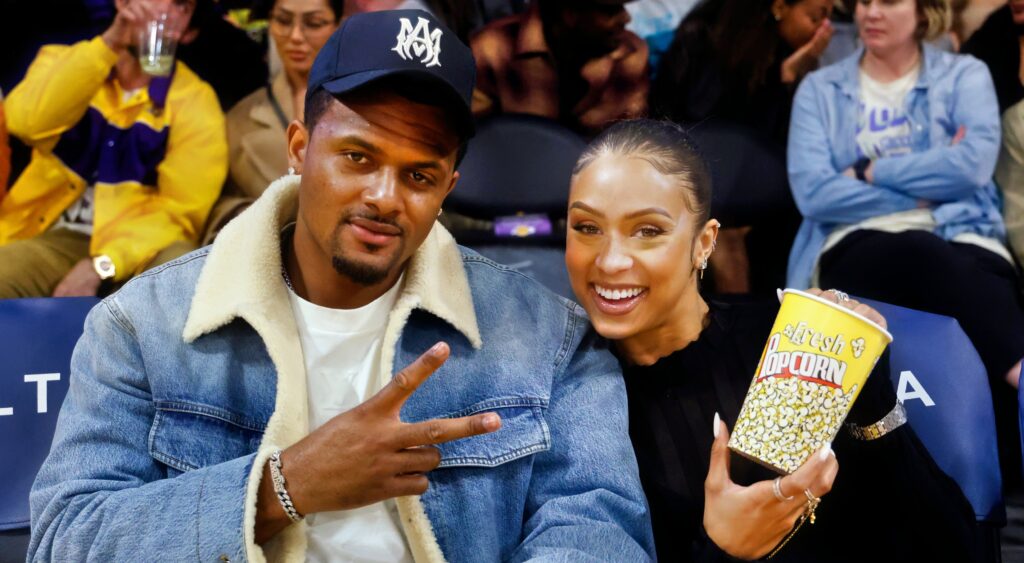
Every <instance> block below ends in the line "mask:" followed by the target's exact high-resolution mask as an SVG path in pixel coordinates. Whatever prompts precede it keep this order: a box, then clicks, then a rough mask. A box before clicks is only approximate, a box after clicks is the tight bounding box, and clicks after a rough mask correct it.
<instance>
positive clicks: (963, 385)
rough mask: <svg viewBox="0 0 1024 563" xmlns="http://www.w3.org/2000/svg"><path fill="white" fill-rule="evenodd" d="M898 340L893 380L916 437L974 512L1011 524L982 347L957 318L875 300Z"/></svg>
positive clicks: (997, 522)
mask: <svg viewBox="0 0 1024 563" xmlns="http://www.w3.org/2000/svg"><path fill="white" fill-rule="evenodd" d="M858 299H859V300H860V301H862V302H864V303H867V304H869V305H871V306H872V307H874V308H875V309H877V310H878V312H880V313H881V314H882V315H883V316H884V317H885V319H886V321H887V322H888V323H889V332H891V333H892V335H893V343H892V346H891V347H890V378H891V379H892V383H893V386H894V387H895V389H896V393H897V397H898V398H899V399H900V400H901V401H902V402H903V405H904V407H906V409H907V418H908V420H909V423H910V426H911V427H912V428H913V429H914V432H915V433H916V434H917V436H918V437H919V438H920V439H921V442H922V443H924V445H925V447H926V448H928V451H929V453H931V455H932V457H933V458H934V459H935V462H936V463H937V464H938V465H939V467H941V468H942V469H943V471H945V472H946V473H947V474H948V475H949V476H950V477H952V478H953V479H954V480H955V481H956V482H957V483H958V484H959V485H960V488H961V490H963V492H964V495H965V496H966V497H967V500H968V501H970V503H971V506H973V507H974V513H975V516H976V517H977V519H978V521H979V522H983V523H988V524H991V525H993V526H995V527H1001V526H1003V525H1004V524H1005V523H1006V510H1005V506H1004V504H1003V496H1002V474H1001V473H1000V469H999V450H998V448H997V446H996V422H995V414H994V413H993V410H992V392H991V390H990V388H989V384H988V376H987V374H986V371H985V366H984V364H982V362H981V358H979V357H978V353H977V352H976V351H975V349H974V345H972V344H971V341H970V340H969V339H968V338H967V335H965V334H964V332H963V330H962V329H961V328H960V324H959V323H958V322H957V321H956V320H955V319H952V318H949V317H945V316H942V315H935V314H931V313H925V312H921V311H915V310H913V309H907V308H904V307H898V306H896V305H890V304H887V303H880V302H877V301H872V300H869V299H860V298H858Z"/></svg>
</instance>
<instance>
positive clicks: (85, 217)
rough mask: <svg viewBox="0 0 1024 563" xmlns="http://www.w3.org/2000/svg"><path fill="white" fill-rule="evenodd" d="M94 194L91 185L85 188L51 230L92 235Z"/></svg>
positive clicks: (94, 191)
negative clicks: (65, 230)
mask: <svg viewBox="0 0 1024 563" xmlns="http://www.w3.org/2000/svg"><path fill="white" fill-rule="evenodd" d="M95 193H96V190H95V188H93V186H92V184H89V185H88V186H86V187H85V191H84V192H82V195H81V196H80V197H79V198H78V199H76V200H75V202H74V203H72V204H71V205H69V206H68V208H67V209H65V210H64V212H63V213H61V214H60V218H58V219H57V221H56V222H55V223H54V224H53V227H51V228H53V229H67V230H69V231H75V232H76V233H82V234H83V235H92V216H93V201H94V199H95Z"/></svg>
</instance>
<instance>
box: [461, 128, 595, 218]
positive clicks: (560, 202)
mask: <svg viewBox="0 0 1024 563" xmlns="http://www.w3.org/2000/svg"><path fill="white" fill-rule="evenodd" d="M584 148H586V142H585V141H584V140H583V138H582V137H581V136H579V135H578V134H576V133H574V132H573V131H571V130H569V129H567V128H565V127H564V126H562V125H560V124H558V123H556V122H554V121H552V120H550V119H545V118H543V117H537V116H535V115H522V114H501V115H496V116H494V117H491V118H488V119H485V120H483V121H481V122H480V123H479V125H478V126H477V133H476V136H475V137H473V139H472V140H471V141H470V143H469V147H468V150H467V152H466V156H465V158H464V159H463V161H462V164H460V165H459V176H460V178H459V183H458V185H457V186H456V187H455V189H454V190H452V193H451V195H449V196H448V199H447V200H446V201H445V207H446V208H450V209H451V210H452V211H455V212H457V213H461V214H464V215H468V216H470V217H474V218H477V219H489V220H493V219H494V218H495V217H497V216H500V215H514V214H516V213H547V214H554V215H564V214H565V208H566V201H567V200H568V198H569V179H570V177H571V176H572V168H573V166H575V165H576V159H578V158H579V156H580V154H581V153H582V152H583V149H584Z"/></svg>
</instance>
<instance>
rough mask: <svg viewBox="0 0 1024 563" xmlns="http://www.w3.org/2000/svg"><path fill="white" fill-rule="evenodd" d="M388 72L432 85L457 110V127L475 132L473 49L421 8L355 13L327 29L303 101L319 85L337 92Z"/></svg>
mask: <svg viewBox="0 0 1024 563" xmlns="http://www.w3.org/2000/svg"><path fill="white" fill-rule="evenodd" d="M386 77H402V79H407V80H409V81H410V82H411V83H414V84H415V85H416V88H418V89H419V88H435V89H436V90H435V91H436V92H437V93H439V94H441V95H442V96H444V97H445V98H447V99H448V101H449V103H448V105H449V106H450V107H451V108H452V109H453V110H454V111H455V113H456V115H455V116H454V117H455V119H456V120H458V123H456V126H457V127H458V130H459V131H460V133H462V134H463V135H465V136H466V137H469V136H472V134H473V130H474V127H473V113H472V110H471V106H472V100H473V84H474V82H475V81H476V62H475V61H474V59H473V52H472V51H471V50H470V49H469V47H467V46H466V45H465V44H464V43H463V42H462V41H460V40H459V38H458V37H457V36H456V35H455V33H454V32H452V31H451V30H450V29H448V28H447V27H446V26H445V25H444V24H443V23H441V22H440V21H438V20H437V18H435V17H434V16H433V15H431V14H430V13H429V12H425V11H423V10H388V11H381V12H366V13H362V14H356V15H353V16H351V17H349V18H348V19H346V20H345V21H344V22H343V23H342V24H341V27H339V28H338V29H337V31H335V32H334V33H332V34H331V37H330V38H329V39H328V40H327V43H325V44H324V46H323V48H321V49H320V52H319V53H318V54H317V56H316V60H314V61H313V67H312V68H311V69H310V71H309V85H308V87H307V89H306V103H307V104H308V103H309V98H310V97H311V96H312V95H313V94H314V93H315V92H316V91H317V90H319V89H320V88H323V89H324V90H326V91H328V92H330V93H331V94H333V95H334V96H339V95H341V94H344V93H346V92H350V91H352V90H355V89H356V88H359V87H361V86H364V85H366V84H369V83H370V82H373V81H375V80H380V79H382V78H386Z"/></svg>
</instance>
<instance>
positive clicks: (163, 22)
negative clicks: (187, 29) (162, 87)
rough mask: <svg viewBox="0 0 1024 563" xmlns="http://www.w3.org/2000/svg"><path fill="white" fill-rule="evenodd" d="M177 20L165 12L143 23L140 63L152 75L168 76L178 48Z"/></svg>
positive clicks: (140, 41)
mask: <svg viewBox="0 0 1024 563" xmlns="http://www.w3.org/2000/svg"><path fill="white" fill-rule="evenodd" d="M177 27H178V26H177V22H176V21H174V18H173V17H172V16H171V15H170V14H168V13H166V12H164V13H161V14H159V15H157V17H155V18H154V19H151V20H149V21H147V22H146V23H145V24H143V26H142V29H141V30H140V31H139V64H140V65H141V66H142V70H143V71H145V72H146V74H149V75H151V76H168V75H170V74H171V69H172V68H174V51H175V50H176V49H177V48H178V36H179V35H180V33H179V31H178V29H177Z"/></svg>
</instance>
